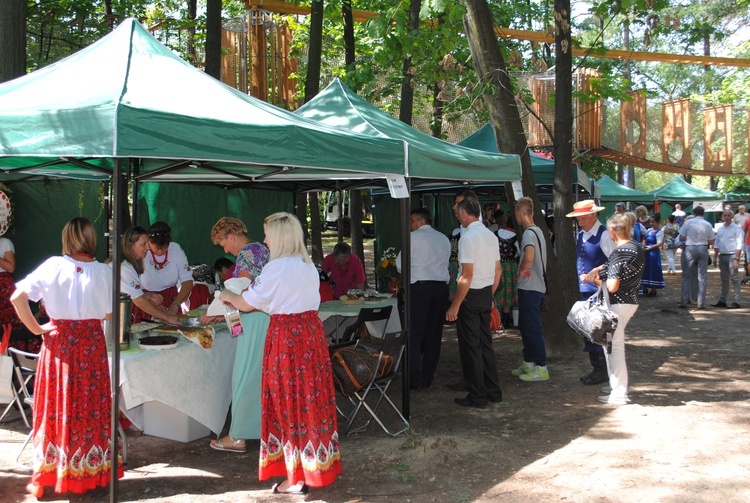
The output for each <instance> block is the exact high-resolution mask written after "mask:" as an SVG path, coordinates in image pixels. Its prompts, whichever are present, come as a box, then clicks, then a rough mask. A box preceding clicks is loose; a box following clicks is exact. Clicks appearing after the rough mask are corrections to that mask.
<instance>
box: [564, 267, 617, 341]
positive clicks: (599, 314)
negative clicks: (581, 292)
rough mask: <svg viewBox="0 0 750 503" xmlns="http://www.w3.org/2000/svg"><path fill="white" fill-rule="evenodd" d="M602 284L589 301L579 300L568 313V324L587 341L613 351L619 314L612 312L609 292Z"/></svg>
mask: <svg viewBox="0 0 750 503" xmlns="http://www.w3.org/2000/svg"><path fill="white" fill-rule="evenodd" d="M603 285H604V283H603V282H602V284H601V285H599V289H598V290H597V291H596V293H595V294H594V295H592V296H591V297H589V298H588V299H587V300H579V301H578V302H576V303H575V304H573V307H572V308H571V309H570V312H569V313H568V318H567V322H568V325H570V328H572V329H573V330H575V331H576V332H578V333H579V334H581V335H582V336H584V337H585V338H586V340H588V341H590V342H593V343H594V344H599V345H600V346H605V347H606V348H607V352H608V353H609V352H611V351H612V337H613V336H614V334H615V329H617V323H618V320H619V319H618V317H617V314H615V313H613V312H612V311H611V310H610V305H609V292H607V288H606V287H603Z"/></svg>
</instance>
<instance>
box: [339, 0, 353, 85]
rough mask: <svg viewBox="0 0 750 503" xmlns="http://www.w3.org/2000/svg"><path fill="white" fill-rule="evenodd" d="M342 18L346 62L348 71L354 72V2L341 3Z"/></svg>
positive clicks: (344, 1) (349, 0) (345, 1)
mask: <svg viewBox="0 0 750 503" xmlns="http://www.w3.org/2000/svg"><path fill="white" fill-rule="evenodd" d="M341 17H342V20H343V22H344V62H345V64H346V67H347V71H348V72H350V71H353V70H354V62H355V58H356V52H355V49H356V46H355V45H354V16H353V15H352V0H343V2H341Z"/></svg>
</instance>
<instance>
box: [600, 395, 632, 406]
mask: <svg viewBox="0 0 750 503" xmlns="http://www.w3.org/2000/svg"><path fill="white" fill-rule="evenodd" d="M597 400H599V401H600V402H601V403H606V404H609V405H627V404H628V402H629V401H630V400H628V399H627V398H615V397H613V396H612V395H604V396H600V397H599V398H597Z"/></svg>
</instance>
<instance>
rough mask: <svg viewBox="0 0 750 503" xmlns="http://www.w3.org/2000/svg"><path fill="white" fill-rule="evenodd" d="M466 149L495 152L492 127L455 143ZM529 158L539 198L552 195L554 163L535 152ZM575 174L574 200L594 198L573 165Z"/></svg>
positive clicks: (585, 181) (587, 182) (590, 188)
mask: <svg viewBox="0 0 750 503" xmlns="http://www.w3.org/2000/svg"><path fill="white" fill-rule="evenodd" d="M457 145H461V146H464V147H468V148H473V149H475V150H482V151H484V152H497V151H498V150H497V141H496V140H495V132H494V130H493V129H492V125H491V124H489V123H487V124H485V125H484V126H482V127H481V128H479V129H477V130H476V131H474V132H473V133H472V134H470V135H469V136H467V137H466V138H464V139H463V140H461V141H460V142H458V143H457ZM529 157H530V158H531V170H532V171H533V172H534V182H535V183H536V185H537V188H538V189H539V195H540V198H544V197H545V196H550V197H551V194H552V186H553V185H554V183H555V161H554V160H552V159H547V158H546V157H542V156H541V155H539V154H537V153H536V152H529ZM574 167H575V173H574V175H573V183H574V185H575V187H574V192H575V194H576V200H578V199H586V198H589V197H591V196H594V197H596V194H595V192H592V188H593V186H592V183H591V179H589V177H588V175H586V173H584V172H583V170H582V169H581V168H579V167H578V166H576V165H574Z"/></svg>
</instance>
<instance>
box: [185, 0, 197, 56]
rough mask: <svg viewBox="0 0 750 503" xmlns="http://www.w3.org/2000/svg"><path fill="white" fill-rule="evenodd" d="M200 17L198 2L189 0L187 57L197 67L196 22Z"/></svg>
mask: <svg viewBox="0 0 750 503" xmlns="http://www.w3.org/2000/svg"><path fill="white" fill-rule="evenodd" d="M197 17H198V0H187V21H188V23H189V24H188V28H187V55H188V57H189V58H190V63H191V64H193V65H196V64H197V63H198V58H197V57H196V55H195V20H196V18H197Z"/></svg>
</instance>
